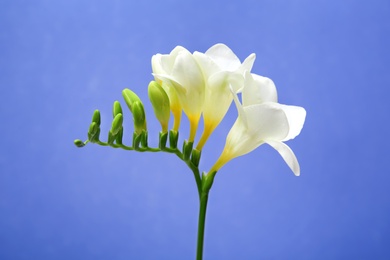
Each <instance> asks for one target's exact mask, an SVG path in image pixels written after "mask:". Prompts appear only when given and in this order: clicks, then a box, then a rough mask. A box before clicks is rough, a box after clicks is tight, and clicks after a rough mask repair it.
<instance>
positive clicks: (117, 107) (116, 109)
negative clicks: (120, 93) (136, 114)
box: [112, 101, 123, 118]
mask: <svg viewBox="0 0 390 260" xmlns="http://www.w3.org/2000/svg"><path fill="white" fill-rule="evenodd" d="M117 114H122V115H123V112H122V106H121V103H119V101H115V102H114V105H113V106H112V116H113V117H114V118H115V116H116V115H117Z"/></svg>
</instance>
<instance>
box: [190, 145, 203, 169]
mask: <svg viewBox="0 0 390 260" xmlns="http://www.w3.org/2000/svg"><path fill="white" fill-rule="evenodd" d="M201 154H202V151H199V150H197V149H193V150H192V154H191V162H192V163H193V164H194V165H195V166H196V167H198V166H199V161H200V156H201Z"/></svg>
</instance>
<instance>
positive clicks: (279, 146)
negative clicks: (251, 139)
mask: <svg viewBox="0 0 390 260" xmlns="http://www.w3.org/2000/svg"><path fill="white" fill-rule="evenodd" d="M266 143H267V144H269V145H270V146H272V147H273V148H274V149H275V150H276V151H278V152H279V154H280V155H281V156H282V158H283V159H284V161H285V162H286V163H287V165H288V166H289V167H290V169H291V170H292V171H293V172H294V174H295V175H296V176H299V175H300V174H301V170H300V167H299V163H298V160H297V157H295V154H294V152H293V151H292V150H291V148H290V147H288V146H287V145H286V144H284V143H282V142H278V141H266Z"/></svg>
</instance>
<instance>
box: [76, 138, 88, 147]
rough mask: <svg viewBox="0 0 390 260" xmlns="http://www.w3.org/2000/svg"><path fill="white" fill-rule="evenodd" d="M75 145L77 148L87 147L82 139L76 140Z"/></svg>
mask: <svg viewBox="0 0 390 260" xmlns="http://www.w3.org/2000/svg"><path fill="white" fill-rule="evenodd" d="M74 144H75V145H76V146H77V147H84V146H85V144H84V142H83V141H81V140H80V139H76V140H74Z"/></svg>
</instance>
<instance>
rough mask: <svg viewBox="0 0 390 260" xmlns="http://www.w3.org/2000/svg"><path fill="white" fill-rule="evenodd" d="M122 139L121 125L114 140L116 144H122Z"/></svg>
mask: <svg viewBox="0 0 390 260" xmlns="http://www.w3.org/2000/svg"><path fill="white" fill-rule="evenodd" d="M122 139H123V127H121V129H120V130H119V132H118V133H117V135H116V139H115V142H116V143H117V144H122Z"/></svg>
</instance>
